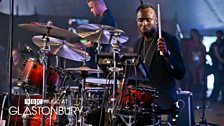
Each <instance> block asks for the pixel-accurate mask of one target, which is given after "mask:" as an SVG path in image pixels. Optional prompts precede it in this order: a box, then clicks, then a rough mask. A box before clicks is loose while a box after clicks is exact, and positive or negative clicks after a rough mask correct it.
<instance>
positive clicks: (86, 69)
mask: <svg viewBox="0 0 224 126" xmlns="http://www.w3.org/2000/svg"><path fill="white" fill-rule="evenodd" d="M64 70H67V71H75V72H79V73H80V72H82V71H84V72H88V73H89V74H90V73H102V72H103V71H102V70H98V69H92V68H89V67H87V66H81V67H78V68H65V69H64Z"/></svg>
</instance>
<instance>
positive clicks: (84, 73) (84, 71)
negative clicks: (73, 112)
mask: <svg viewBox="0 0 224 126" xmlns="http://www.w3.org/2000/svg"><path fill="white" fill-rule="evenodd" d="M64 70H65V71H73V72H78V73H80V74H81V77H82V78H83V82H82V87H81V104H80V107H81V112H80V113H81V114H80V116H79V124H80V126H83V125H85V123H84V114H85V112H84V108H85V105H84V104H85V102H86V100H85V85H86V77H87V76H88V74H89V73H99V72H100V73H101V72H102V71H101V70H98V69H91V68H89V67H87V66H86V65H85V61H84V62H83V66H81V67H78V68H65V69H64Z"/></svg>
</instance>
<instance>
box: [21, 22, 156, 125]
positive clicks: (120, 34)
mask: <svg viewBox="0 0 224 126" xmlns="http://www.w3.org/2000/svg"><path fill="white" fill-rule="evenodd" d="M19 27H21V28H23V29H26V30H29V31H32V32H35V33H38V34H39V35H36V36H33V37H32V41H33V43H34V44H35V45H37V46H38V47H39V49H40V51H39V59H35V58H28V59H26V60H25V62H24V68H23V72H22V74H21V77H20V78H19V82H18V86H20V87H22V89H24V90H25V92H26V94H28V92H29V93H30V92H34V93H39V94H40V96H41V98H42V101H43V102H42V106H41V107H42V108H44V107H46V106H49V105H50V106H51V107H53V108H56V112H50V116H49V115H46V114H43V113H42V114H41V115H30V117H26V118H23V125H33V124H35V125H36V123H37V122H38V121H37V120H39V124H38V125H40V124H41V126H44V125H46V126H59V125H60V126H62V125H66V126H74V125H75V126H76V125H80V126H85V125H100V124H102V120H104V119H103V117H102V115H105V114H103V113H109V114H108V115H109V119H108V120H109V121H108V122H109V124H110V125H113V124H115V122H113V121H114V120H117V118H120V119H121V120H122V121H123V123H119V122H116V123H117V124H122V125H123V124H124V125H128V126H129V125H131V124H132V123H133V122H134V123H136V120H134V121H130V120H132V119H133V117H134V118H136V116H137V115H138V114H141V115H144V114H148V115H150V116H151V115H152V113H153V112H154V107H152V106H154V101H155V98H156V90H155V89H154V88H152V87H148V88H143V87H142V88H141V87H137V88H133V87H131V88H130V87H128V86H124V85H125V84H124V83H125V79H120V78H118V77H117V75H118V74H117V72H120V71H121V70H120V69H118V67H117V62H118V61H119V59H118V58H117V57H119V55H120V45H119V44H120V43H125V42H126V41H127V40H128V36H127V34H126V33H125V32H124V31H122V30H120V29H118V28H114V27H110V26H106V25H99V24H86V25H80V26H78V27H77V29H76V31H77V33H72V32H70V31H68V30H64V29H62V28H59V27H56V26H54V25H53V23H52V22H51V21H49V22H48V23H47V24H43V23H38V22H31V23H27V24H19ZM80 37H81V38H84V39H87V40H90V41H92V42H96V43H97V44H98V46H100V44H108V45H111V46H112V48H113V54H112V55H113V62H112V64H111V68H110V70H111V73H113V77H112V78H109V79H108V78H100V77H98V78H91V77H88V75H89V74H91V73H97V74H98V73H104V72H103V71H102V70H101V69H100V68H98V69H92V68H90V67H88V66H87V65H86V62H87V61H89V60H90V58H91V57H90V56H89V54H88V53H87V52H86V51H85V49H83V48H80V47H79V46H77V45H75V44H73V43H70V42H67V41H65V40H62V39H59V38H65V39H71V38H80ZM80 45H81V44H80ZM82 47H84V46H82ZM98 53H100V52H98ZM49 54H51V55H53V56H58V57H61V58H64V59H68V60H72V61H78V62H82V63H83V65H82V66H80V67H76V68H63V69H58V68H54V67H50V65H49V64H48V56H49ZM73 74H79V75H81V78H82V79H81V80H82V81H81V82H79V83H80V84H79V85H77V86H75V87H74V86H65V85H64V81H66V79H64V81H61V79H62V76H63V77H64V76H70V75H73ZM68 79H69V77H68ZM122 80H123V81H122ZM118 83H121V85H120V84H118ZM89 84H93V85H94V87H93V86H91V87H89V86H88V85H89ZM134 87H136V86H134ZM50 94H51V95H50ZM49 97H51V98H50V100H49ZM27 98H30V97H27ZM45 101H50V102H45ZM60 107H63V108H64V109H66V112H67V111H68V108H73V109H72V110H73V111H72V113H66V112H65V113H63V115H62V114H61V113H60V112H59V111H58V109H57V108H60ZM74 108H75V112H74ZM94 109H96V110H99V111H100V112H99V113H100V114H99V115H100V116H98V117H97V118H99V120H100V121H99V120H97V121H96V122H94V121H92V122H93V124H91V123H90V124H87V123H88V122H91V121H89V120H88V119H87V118H91V117H89V116H90V115H91V113H92V112H93V111H94ZM104 109H105V110H104ZM136 113H137V114H136ZM125 115H131V116H127V117H128V118H127V119H125V118H126V116H125ZM93 116H94V115H93ZM130 117H131V118H130ZM151 117H152V116H151ZM92 118H94V117H92ZM24 120H25V121H24ZM35 120H36V121H35ZM127 120H128V121H127ZM103 122H104V123H105V122H106V121H103ZM24 123H26V124H24Z"/></svg>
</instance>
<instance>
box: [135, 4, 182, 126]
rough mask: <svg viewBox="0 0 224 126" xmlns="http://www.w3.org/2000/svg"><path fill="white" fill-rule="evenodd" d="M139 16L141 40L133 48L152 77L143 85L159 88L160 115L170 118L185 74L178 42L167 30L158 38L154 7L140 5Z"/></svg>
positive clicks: (138, 24)
mask: <svg viewBox="0 0 224 126" xmlns="http://www.w3.org/2000/svg"><path fill="white" fill-rule="evenodd" d="M136 16H137V17H136V21H137V27H138V29H139V31H140V33H141V37H140V38H139V39H138V40H137V41H136V42H135V43H134V46H133V48H134V52H135V53H138V54H139V55H140V56H141V57H142V59H143V62H144V63H145V65H146V67H147V69H148V71H149V74H150V75H149V77H148V78H149V81H146V82H141V83H142V84H143V85H148V86H152V87H155V88H156V89H157V91H158V99H156V104H157V105H158V108H157V109H158V114H161V115H170V114H171V113H172V110H173V109H175V108H174V103H175V102H176V100H177V91H176V82H175V79H178V80H180V79H182V78H183V77H184V74H185V66H184V63H183V59H182V56H181V51H180V46H179V42H178V39H177V38H176V37H175V36H173V35H170V34H169V33H167V32H164V31H162V38H159V35H158V27H157V14H156V10H155V8H154V7H153V6H152V5H150V4H142V5H140V6H139V7H138V8H137V11H136ZM160 53H161V54H162V55H161V54H160ZM148 120H149V119H148ZM144 121H145V120H144ZM144 121H143V122H144ZM143 122H141V123H143ZM139 125H146V124H144V123H143V124H139Z"/></svg>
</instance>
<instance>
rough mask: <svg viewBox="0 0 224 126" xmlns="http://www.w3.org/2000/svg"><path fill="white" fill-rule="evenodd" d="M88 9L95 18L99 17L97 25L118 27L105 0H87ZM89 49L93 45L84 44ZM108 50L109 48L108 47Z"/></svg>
mask: <svg viewBox="0 0 224 126" xmlns="http://www.w3.org/2000/svg"><path fill="white" fill-rule="evenodd" d="M87 4H88V7H89V8H90V11H91V12H92V13H93V15H94V16H96V17H99V19H98V22H97V24H101V25H108V26H111V27H116V22H115V20H114V18H113V15H112V14H111V12H110V10H109V9H108V8H107V6H106V4H105V2H104V1H103V0H87ZM84 44H85V45H86V46H87V47H92V46H93V45H92V43H91V42H90V41H89V42H86V43H84ZM106 48H108V47H106ZM102 51H109V50H108V49H103V50H102Z"/></svg>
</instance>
